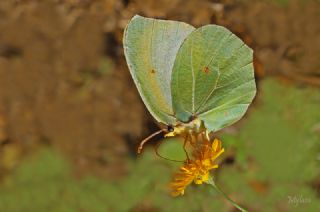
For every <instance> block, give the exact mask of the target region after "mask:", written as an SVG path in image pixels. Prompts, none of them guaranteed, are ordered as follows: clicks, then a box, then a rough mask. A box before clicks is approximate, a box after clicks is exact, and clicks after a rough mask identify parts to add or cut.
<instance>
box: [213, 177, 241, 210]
mask: <svg viewBox="0 0 320 212" xmlns="http://www.w3.org/2000/svg"><path fill="white" fill-rule="evenodd" d="M207 184H210V185H212V186H213V188H214V189H216V191H218V192H219V193H220V194H222V196H223V197H224V198H226V199H227V200H228V201H229V202H230V203H231V204H232V205H233V206H234V207H236V208H237V209H239V210H240V211H243V212H247V210H245V209H243V208H242V207H240V206H239V205H238V204H237V203H235V202H234V201H233V200H232V199H230V198H229V197H228V196H227V195H226V194H225V193H224V192H223V191H222V190H221V189H220V188H219V187H218V186H217V185H216V184H215V182H214V181H213V179H212V177H209V179H208V181H207Z"/></svg>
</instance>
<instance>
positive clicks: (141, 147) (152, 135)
mask: <svg viewBox="0 0 320 212" xmlns="http://www.w3.org/2000/svg"><path fill="white" fill-rule="evenodd" d="M162 132H165V130H163V129H161V130H159V131H157V132H154V133H152V134H151V135H149V136H148V137H146V138H145V139H143V141H141V143H140V145H139V147H138V151H137V152H138V154H140V153H141V151H142V149H143V145H144V144H145V143H147V142H148V141H149V140H150V139H151V138H153V137H154V136H156V135H159V134H160V133H162Z"/></svg>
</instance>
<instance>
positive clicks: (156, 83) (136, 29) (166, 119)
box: [123, 15, 194, 125]
mask: <svg viewBox="0 0 320 212" xmlns="http://www.w3.org/2000/svg"><path fill="white" fill-rule="evenodd" d="M193 30H194V27H192V26H190V25H188V24H185V23H182V22H177V21H165V20H157V19H152V18H144V17H141V16H137V15H136V16H134V17H133V18H132V19H131V21H130V23H129V24H128V26H127V28H126V30H125V32H124V37H123V45H124V52H125V56H126V60H127V63H128V66H129V69H130V73H131V76H132V78H133V80H134V82H135V84H136V86H137V88H138V91H139V93H140V96H141V98H142V100H143V102H144V104H145V105H146V107H147V108H148V110H149V111H150V113H151V114H152V115H153V117H154V118H155V119H156V120H157V121H158V122H162V123H164V124H167V125H168V124H173V125H174V124H175V122H176V119H175V117H174V114H173V109H172V98H171V84H170V82H171V73H172V68H173V63H174V60H175V57H176V54H177V52H178V50H179V48H180V46H181V44H182V42H183V41H184V39H185V38H186V37H187V36H188V35H189V34H190V33H191V32H192V31H193Z"/></svg>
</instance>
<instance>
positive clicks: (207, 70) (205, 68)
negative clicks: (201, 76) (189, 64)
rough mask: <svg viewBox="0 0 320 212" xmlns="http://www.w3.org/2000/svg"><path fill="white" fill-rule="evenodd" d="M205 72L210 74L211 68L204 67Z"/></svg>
mask: <svg viewBox="0 0 320 212" xmlns="http://www.w3.org/2000/svg"><path fill="white" fill-rule="evenodd" d="M203 71H204V73H206V74H208V73H209V71H210V69H209V67H208V66H206V67H204V68H203Z"/></svg>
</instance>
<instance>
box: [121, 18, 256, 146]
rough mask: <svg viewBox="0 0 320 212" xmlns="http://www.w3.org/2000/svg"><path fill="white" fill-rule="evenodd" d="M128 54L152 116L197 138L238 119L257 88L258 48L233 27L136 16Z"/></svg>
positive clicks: (126, 39) (170, 130) (126, 40)
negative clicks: (255, 60) (255, 57)
mask: <svg viewBox="0 0 320 212" xmlns="http://www.w3.org/2000/svg"><path fill="white" fill-rule="evenodd" d="M123 46H124V53H125V58H126V61H127V64H128V67H129V70H130V73H131V76H132V78H133V80H134V82H135V85H136V87H137V89H138V91H139V94H140V96H141V98H142V100H143V102H144V104H145V105H146V107H147V109H148V110H149V112H150V113H151V114H152V116H153V117H154V118H155V119H156V120H157V121H158V122H160V123H162V124H164V125H166V126H167V128H165V129H161V130H160V131H158V132H156V133H154V134H152V135H151V136H149V137H148V138H147V139H145V140H144V141H143V142H141V144H140V146H139V149H138V152H140V151H141V149H142V146H143V144H144V143H145V142H146V141H147V140H149V139H150V138H151V137H153V136H155V135H157V134H160V133H161V132H165V133H166V135H165V136H182V137H184V138H185V142H186V141H192V138H193V137H194V135H198V134H199V133H203V132H205V133H206V134H208V133H211V132H216V131H218V130H220V129H222V128H224V127H227V126H229V125H231V124H233V123H235V122H236V121H238V120H239V119H240V118H241V117H242V116H243V115H244V114H245V112H246V110H247V108H248V106H249V105H250V103H251V102H252V100H253V98H254V96H255V94H256V84H255V80H254V68H253V51H252V49H251V48H250V47H248V46H247V45H246V44H245V43H243V42H242V41H241V39H240V38H238V37H237V36H236V35H234V34H233V33H232V32H230V31H229V30H228V29H226V28H224V27H222V26H218V25H213V24H210V25H205V26H202V27H200V28H197V29H196V28H194V27H193V26H191V25H189V24H187V23H183V22H179V21H171V20H159V19H153V18H145V17H142V16H139V15H136V16H134V17H133V18H132V19H131V20H130V22H129V23H128V25H127V27H126V28H125V31H124V36H123Z"/></svg>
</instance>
